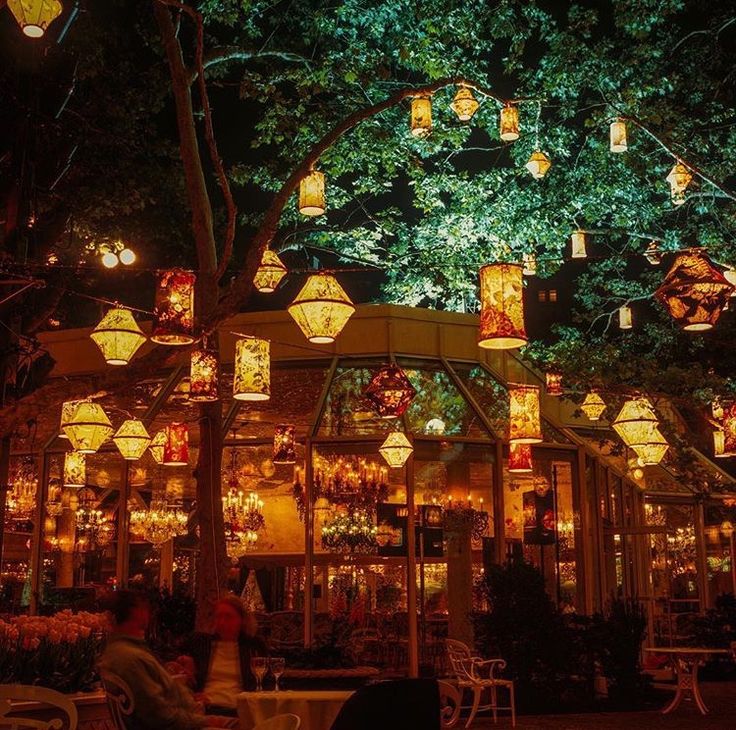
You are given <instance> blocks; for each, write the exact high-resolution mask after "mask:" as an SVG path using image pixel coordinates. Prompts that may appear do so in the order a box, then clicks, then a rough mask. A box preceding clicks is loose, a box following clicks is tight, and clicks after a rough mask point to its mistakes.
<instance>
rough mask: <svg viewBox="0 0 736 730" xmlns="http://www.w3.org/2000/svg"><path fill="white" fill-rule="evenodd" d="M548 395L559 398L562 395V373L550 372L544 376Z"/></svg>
mask: <svg viewBox="0 0 736 730" xmlns="http://www.w3.org/2000/svg"><path fill="white" fill-rule="evenodd" d="M544 377H545V380H546V391H547V395H551V396H554V397H559V396H561V395H562V373H558V372H555V371H554V370H550V371H549V372H547V373H545V375H544Z"/></svg>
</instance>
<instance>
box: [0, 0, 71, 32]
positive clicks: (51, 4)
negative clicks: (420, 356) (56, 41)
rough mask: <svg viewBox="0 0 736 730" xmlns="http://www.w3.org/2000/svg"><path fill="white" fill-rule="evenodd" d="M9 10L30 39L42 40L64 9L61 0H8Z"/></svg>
mask: <svg viewBox="0 0 736 730" xmlns="http://www.w3.org/2000/svg"><path fill="white" fill-rule="evenodd" d="M8 8H9V10H10V12H11V13H12V14H13V16H14V17H15V19H16V21H17V22H18V25H19V26H20V28H21V30H22V31H23V33H24V34H25V35H27V36H28V37H29V38H40V37H41V36H42V35H43V34H44V33H45V32H46V30H47V29H48V27H49V25H51V23H53V22H54V20H56V18H58V17H59V16H60V15H61V11H62V10H63V9H64V8H63V6H62V4H61V3H60V2H59V0H8Z"/></svg>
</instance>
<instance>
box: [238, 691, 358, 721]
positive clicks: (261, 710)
mask: <svg viewBox="0 0 736 730" xmlns="http://www.w3.org/2000/svg"><path fill="white" fill-rule="evenodd" d="M352 694H353V693H352V692H345V691H338V690H333V691H325V692H319V691H312V690H281V691H280V692H241V693H240V694H239V695H238V696H237V704H238V717H239V718H240V727H241V728H242V730H251V728H253V727H254V726H255V725H257V724H258V723H259V722H263V721H264V720H267V719H268V718H269V717H273V716H274V715H281V714H283V713H287V712H290V713H292V714H294V715H298V716H299V717H300V718H301V720H302V722H301V725H300V726H299V728H300V730H329V729H330V726H331V725H332V723H333V722H334V721H335V718H336V717H337V713H338V712H340V708H341V707H342V706H343V704H344V703H345V700H347V698H348V697H350V695H352Z"/></svg>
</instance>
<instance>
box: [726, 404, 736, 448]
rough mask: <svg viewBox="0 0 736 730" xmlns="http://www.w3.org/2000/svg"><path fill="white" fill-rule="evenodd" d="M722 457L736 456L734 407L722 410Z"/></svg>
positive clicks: (735, 409)
mask: <svg viewBox="0 0 736 730" xmlns="http://www.w3.org/2000/svg"><path fill="white" fill-rule="evenodd" d="M723 455H724V456H734V455H736V405H732V406H729V407H727V408H724V409H723Z"/></svg>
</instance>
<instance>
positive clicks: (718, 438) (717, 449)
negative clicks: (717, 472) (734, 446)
mask: <svg viewBox="0 0 736 730" xmlns="http://www.w3.org/2000/svg"><path fill="white" fill-rule="evenodd" d="M725 437H726V434H725V433H724V432H723V431H722V430H721V429H720V428H719V429H716V430H715V431H713V456H715V458H716V459H728V458H730V457H731V456H736V451H734V452H731V453H726V438H725Z"/></svg>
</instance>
